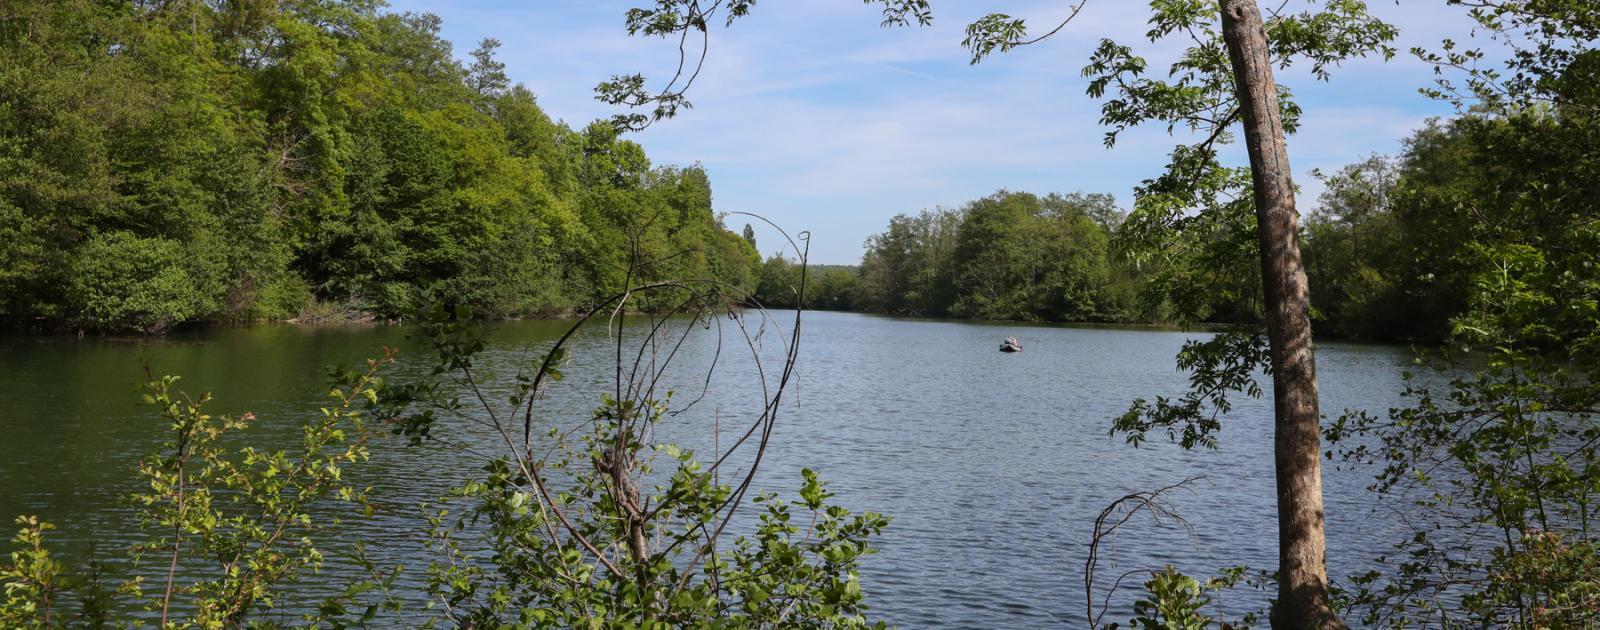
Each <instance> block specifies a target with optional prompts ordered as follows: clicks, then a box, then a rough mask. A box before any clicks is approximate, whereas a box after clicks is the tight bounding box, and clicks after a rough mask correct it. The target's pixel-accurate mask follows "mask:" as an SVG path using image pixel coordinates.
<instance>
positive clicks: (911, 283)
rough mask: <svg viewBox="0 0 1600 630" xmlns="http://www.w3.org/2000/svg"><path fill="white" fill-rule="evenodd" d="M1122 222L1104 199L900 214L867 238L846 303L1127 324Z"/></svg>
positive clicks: (998, 196) (917, 312)
mask: <svg viewBox="0 0 1600 630" xmlns="http://www.w3.org/2000/svg"><path fill="white" fill-rule="evenodd" d="M1120 219H1121V217H1120V215H1119V213H1118V211H1117V209H1116V205H1115V203H1114V202H1113V200H1112V199H1111V197H1109V196H1106V195H1085V194H1081V193H1080V194H1072V195H1055V194H1052V195H1049V196H1046V197H1038V196H1035V195H1032V194H1028V193H1015V192H1007V191H1000V192H997V193H995V194H993V195H990V196H988V197H984V198H983V199H979V200H976V201H973V202H971V203H968V204H966V205H965V206H963V207H962V208H961V209H959V210H947V209H937V210H928V211H924V212H922V213H921V214H919V215H916V216H910V215H900V216H897V217H895V218H893V219H891V220H890V222H889V228H888V230H887V231H885V232H883V233H881V234H877V235H874V236H873V237H872V238H870V239H868V240H867V244H866V247H867V251H866V253H865V255H864V256H863V257H862V260H861V270H860V279H859V281H858V283H857V285H856V286H855V287H854V293H853V299H852V306H853V307H854V308H857V309H859V310H866V311H874V312H882V313H889V314H895V315H914V316H931V317H944V316H950V317H970V318H979V319H1015V320H1032V321H1112V320H1123V319H1128V318H1129V317H1130V313H1129V310H1130V309H1131V308H1132V307H1133V300H1132V299H1131V297H1132V290H1131V289H1132V285H1131V284H1130V282H1129V278H1130V276H1129V275H1128V274H1127V273H1126V271H1125V270H1123V269H1120V268H1119V267H1118V266H1117V265H1116V264H1115V260H1114V257H1113V254H1112V247H1111V233H1112V231H1113V230H1114V229H1115V228H1116V226H1117V224H1118V222H1119V221H1120ZM824 279H826V277H824Z"/></svg>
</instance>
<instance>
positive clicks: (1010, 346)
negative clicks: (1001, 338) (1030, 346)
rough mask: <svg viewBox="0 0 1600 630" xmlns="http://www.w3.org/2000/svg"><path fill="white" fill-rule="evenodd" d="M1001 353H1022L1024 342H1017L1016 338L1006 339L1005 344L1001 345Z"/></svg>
mask: <svg viewBox="0 0 1600 630" xmlns="http://www.w3.org/2000/svg"><path fill="white" fill-rule="evenodd" d="M1000 351H1001V352H1022V342H1020V341H1017V338H1016V337H1006V340H1005V342H1004V343H1001V344H1000Z"/></svg>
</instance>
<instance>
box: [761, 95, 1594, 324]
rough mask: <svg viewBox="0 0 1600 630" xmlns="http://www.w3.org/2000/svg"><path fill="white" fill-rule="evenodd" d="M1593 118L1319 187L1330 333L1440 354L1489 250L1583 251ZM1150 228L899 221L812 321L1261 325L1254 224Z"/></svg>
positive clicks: (1501, 132)
mask: <svg viewBox="0 0 1600 630" xmlns="http://www.w3.org/2000/svg"><path fill="white" fill-rule="evenodd" d="M1594 107H1600V105H1595V104H1589V103H1579V102H1573V101H1567V102H1566V104H1565V105H1564V106H1562V107H1561V108H1552V107H1534V108H1529V109H1525V110H1518V111H1515V112H1501V113H1493V112H1473V113H1467V114H1463V115H1461V116H1457V117H1454V118H1448V119H1437V120H1433V121H1430V122H1429V123H1428V124H1427V125H1426V126H1425V127H1423V128H1422V129H1420V130H1418V131H1417V132H1416V133H1415V134H1414V135H1412V136H1411V137H1410V138H1408V139H1406V141H1405V149H1404V151H1402V152H1401V153H1400V154H1399V155H1396V156H1383V155H1374V156H1372V157H1370V158H1368V159H1365V160H1363V161H1360V162H1357V163H1354V164H1351V165H1348V166H1346V167H1344V168H1341V169H1338V170H1337V171H1334V172H1330V173H1317V176H1318V178H1319V179H1320V180H1321V183H1322V184H1323V186H1324V191H1323V192H1322V193H1321V195H1320V196H1319V197H1318V198H1317V201H1316V204H1315V205H1313V206H1312V207H1311V209H1310V210H1309V212H1308V214H1307V216H1306V221H1305V227H1304V229H1303V230H1302V232H1301V239H1302V241H1303V244H1304V251H1305V260H1306V273H1307V275H1308V276H1309V281H1310V286H1311V302H1312V305H1313V307H1314V309H1315V312H1314V324H1315V327H1316V330H1317V332H1318V334H1319V335H1327V336H1332V337H1340V338H1347V339H1364V340H1376V341H1421V342H1427V343H1437V342H1440V341H1444V340H1446V339H1449V338H1450V337H1451V336H1452V335H1453V334H1454V333H1456V332H1457V329H1456V328H1455V325H1454V323H1453V322H1456V321H1457V320H1459V319H1460V318H1462V317H1464V316H1466V315H1467V314H1468V311H1469V306H1470V300H1471V296H1472V295H1473V293H1474V292H1475V291H1476V284H1475V283H1476V282H1477V281H1476V280H1475V278H1477V277H1479V276H1480V275H1481V274H1483V273H1485V272H1486V271H1488V270H1489V269H1491V267H1492V266H1493V265H1494V264H1495V263H1494V262H1493V260H1492V259H1491V258H1490V257H1486V256H1485V255H1484V252H1486V251H1490V250H1494V249H1497V248H1503V247H1505V246H1507V245H1509V244H1512V243H1537V244H1539V245H1538V246H1539V248H1540V249H1542V250H1543V251H1545V252H1546V253H1547V255H1548V254H1551V253H1559V252H1575V251H1586V250H1587V249H1589V248H1590V245H1589V244H1588V243H1587V242H1586V241H1585V239H1587V238H1591V232H1592V230H1590V229H1589V227H1588V226H1590V225H1591V224H1592V222H1593V221H1594V215H1595V212H1596V210H1595V206H1594V201H1593V200H1594V199H1597V198H1600V189H1597V185H1600V184H1597V182H1600V179H1597V178H1596V177H1594V174H1595V173H1597V172H1600V155H1596V153H1595V151H1594V150H1593V149H1592V147H1594V146H1600V137H1597V136H1596V135H1595V133H1596V132H1595V125H1594V123H1593V122H1592V114H1589V113H1588V112H1590V111H1592V108H1594ZM1147 219H1148V217H1147V216H1141V215H1139V214H1137V213H1136V214H1134V215H1132V216H1129V215H1128V214H1126V213H1125V212H1124V211H1122V210H1119V208H1118V206H1117V205H1116V203H1115V201H1114V200H1113V199H1112V198H1111V197H1110V196H1107V195H1097V194H1083V193H1075V194H1070V195H1060V194H1051V195H1047V196H1042V197H1041V196H1038V195H1033V194H1029V193H1022V192H1012V191H999V192H996V193H995V194H993V195H990V196H988V197H984V198H982V199H977V200H974V201H971V202H969V203H967V204H965V205H963V206H961V207H960V208H956V209H949V208H935V209H931V210H924V211H922V212H920V213H917V214H901V215H898V216H896V217H894V218H893V219H891V220H890V221H889V225H888V227H887V228H886V229H885V230H884V231H883V232H881V233H878V234H876V235H874V236H872V237H871V238H869V239H868V240H867V243H866V252H865V254H864V255H863V257H862V260H861V262H860V264H859V265H857V266H856V267H854V268H853V269H852V268H833V269H815V270H814V271H813V277H812V278H811V282H812V283H813V290H814V291H816V293H814V294H813V295H814V296H815V297H813V298H812V299H811V304H810V305H809V306H813V307H816V308H823V309H827V310H856V311H863V312H871V313H882V314H888V315H901V316H911V317H954V318H972V319H991V320H1021V321H1045V322H1127V323H1148V322H1157V323H1161V322H1165V323H1174V322H1180V321H1189V322H1207V323H1213V324H1225V325H1254V324H1259V323H1260V322H1261V317H1262V309H1263V301H1262V298H1261V290H1260V279H1259V270H1257V269H1255V268H1254V264H1253V263H1254V261H1252V260H1250V259H1249V257H1248V255H1247V254H1248V252H1240V251H1238V250H1237V248H1236V247H1235V245H1237V244H1238V243H1239V238H1238V236H1239V230H1241V229H1250V228H1252V226H1251V225H1250V224H1249V223H1238V224H1237V225H1231V226H1230V225H1228V224H1225V223H1224V224H1220V225H1207V224H1206V223H1205V221H1204V219H1203V218H1199V217H1197V218H1196V219H1194V220H1192V221H1191V225H1189V226H1186V228H1188V229H1184V230H1182V232H1181V233H1178V232H1171V233H1153V232H1152V227H1153V226H1152V225H1151V223H1150V222H1149V221H1148V220H1147ZM1191 254H1196V255H1198V260H1196V259H1195V258H1193V257H1191V256H1190V255H1191ZM1240 254H1245V255H1240ZM1561 259H1562V264H1563V265H1564V268H1563V269H1562V272H1563V273H1571V274H1573V275H1574V277H1578V278H1588V279H1593V278H1597V277H1600V268H1590V267H1584V266H1583V265H1582V264H1575V265H1574V264H1572V263H1571V257H1567V256H1562V257H1561ZM794 269H795V266H794V265H792V264H791V263H788V262H787V261H785V260H782V259H781V258H771V259H768V261H767V263H766V265H765V267H764V270H763V273H762V279H761V282H760V285H759V286H760V288H759V290H758V291H757V294H758V295H760V296H762V298H763V299H772V298H774V297H777V296H779V294H781V293H782V292H783V291H787V290H790V287H793V286H796V284H797V278H796V277H794V273H795V272H794ZM852 270H853V271H854V273H853V274H852V273H849V272H850V271H852ZM824 296H827V297H826V298H824ZM776 302H777V303H779V304H783V305H787V304H788V303H787V302H783V301H782V300H776ZM1558 327H1560V328H1563V329H1565V330H1567V331H1569V333H1576V332H1578V331H1579V330H1580V329H1581V325H1579V324H1577V323H1576V322H1567V323H1563V324H1558Z"/></svg>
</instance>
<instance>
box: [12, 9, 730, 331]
mask: <svg viewBox="0 0 1600 630" xmlns="http://www.w3.org/2000/svg"><path fill="white" fill-rule="evenodd" d="M381 6H382V3H380V2H373V1H370V0H337V1H335V0H297V1H292V2H279V1H276V0H243V1H239V2H144V1H134V2H98V1H94V0H66V1H60V2H58V1H43V0H26V1H22V2H13V3H8V4H7V6H6V8H4V9H3V10H0V58H3V59H5V60H6V61H5V63H4V64H0V323H4V324H6V325H8V326H10V327H13V328H16V327H21V328H31V329H52V328H66V327H70V328H76V329H80V330H83V329H87V330H104V331H139V332H159V331H162V330H166V329H169V328H171V327H173V326H176V325H180V324H183V323H185V322H194V321H214V320H238V319H282V318H292V317H296V316H307V317H315V316H319V315H321V316H326V315H344V316H349V315H370V316H377V317H396V316H399V315H401V314H402V313H404V312H406V311H407V310H408V309H410V308H411V307H412V306H413V305H414V303H416V302H417V301H418V298H419V296H420V295H422V294H424V293H426V294H429V295H431V296H433V297H438V298H441V299H448V300H451V301H454V302H458V303H461V304H465V305H468V306H471V307H472V308H473V309H474V310H475V312H477V313H479V314H482V315H484V316H489V317H513V316H529V315H541V314H557V313H562V312H567V311H572V310H582V309H584V308H586V307H587V306H589V305H591V304H593V303H595V302H596V301H597V300H599V299H601V298H602V297H603V296H606V295H609V294H611V293H614V292H616V291H619V290H621V289H622V288H623V285H624V283H625V281H627V280H628V278H627V273H628V270H629V269H634V270H635V273H637V274H643V275H646V276H654V275H662V274H668V275H674V276H678V277H690V276H694V277H711V278H716V279H718V280H720V281H723V282H726V283H728V284H729V285H732V286H735V287H740V288H742V289H744V290H749V289H752V288H754V286H755V281H756V278H757V275H758V272H759V266H760V259H759V256H758V255H757V254H756V253H755V250H754V248H753V246H752V244H751V243H749V242H747V241H746V240H744V239H741V238H739V236H738V235H736V234H733V233H731V232H729V231H728V230H726V229H725V228H724V227H723V225H722V223H721V221H720V219H719V218H718V217H717V216H716V215H715V214H714V213H713V211H712V208H711V186H710V182H709V180H708V178H707V176H706V173H705V171H704V170H703V169H701V168H699V167H686V168H678V167H668V166H657V165H653V164H652V163H651V161H650V159H649V158H648V156H646V154H645V152H644V151H643V149H642V148H641V147H640V146H639V145H638V144H636V143H634V142H631V141H629V140H626V139H623V138H621V137H619V134H618V132H617V131H616V129H615V128H614V127H613V126H612V125H611V124H609V123H606V122H596V123H593V124H590V125H588V126H585V127H583V128H581V129H573V128H571V127H569V126H567V125H566V124H565V123H563V122H560V121H556V120H552V119H551V118H550V116H549V115H547V114H546V113H545V112H544V111H543V110H542V109H541V108H540V107H539V104H538V101H537V99H536V98H535V96H534V94H533V93H532V92H531V91H529V90H528V89H527V88H525V87H524V86H522V85H520V84H512V82H511V81H510V80H509V79H508V78H507V76H506V74H505V67H504V64H502V63H501V62H499V61H498V60H496V59H495V50H496V48H497V47H498V46H499V43H498V42H496V41H494V40H492V39H489V40H485V41H483V42H482V44H481V45H480V46H479V48H478V49H477V50H475V51H473V52H472V54H471V58H472V61H471V62H470V63H461V62H458V61H457V60H456V59H455V58H454V57H453V55H452V51H451V45H450V43H449V42H447V41H445V40H443V39H441V38H440V36H439V29H440V20H439V18H437V17H436V16H433V15H416V14H410V13H404V14H395V13H385V12H380V8H381ZM633 263H637V264H633ZM633 279H634V280H638V279H639V278H637V277H636V278H633Z"/></svg>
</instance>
